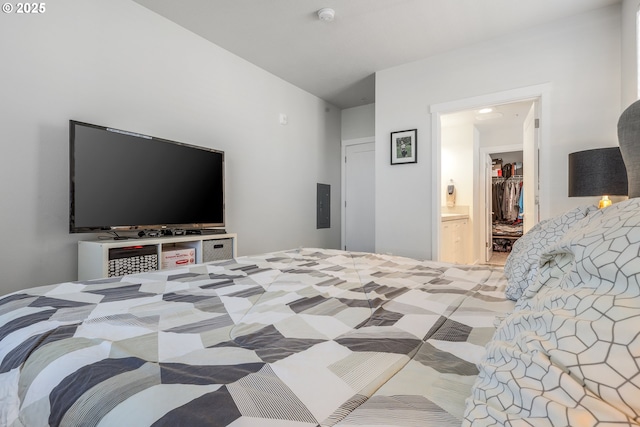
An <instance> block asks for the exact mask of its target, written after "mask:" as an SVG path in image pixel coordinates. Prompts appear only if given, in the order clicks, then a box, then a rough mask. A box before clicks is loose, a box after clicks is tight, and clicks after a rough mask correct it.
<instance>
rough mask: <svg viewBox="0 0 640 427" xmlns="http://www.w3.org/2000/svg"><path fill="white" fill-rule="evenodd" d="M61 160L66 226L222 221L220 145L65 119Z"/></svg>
mask: <svg viewBox="0 0 640 427" xmlns="http://www.w3.org/2000/svg"><path fill="white" fill-rule="evenodd" d="M69 159H70V161H69V166H70V174H69V185H70V187H69V194H70V200H69V202H70V203H69V232H71V233H85V232H100V231H113V232H119V231H123V232H126V231H138V230H166V229H170V230H202V229H208V228H216V227H217V228H222V227H224V226H225V211H224V209H225V206H224V199H225V193H224V152H223V151H220V150H215V149H212V148H206V147H198V146H195V145H189V144H184V143H181V142H176V141H170V140H167V139H161V138H156V137H152V136H147V135H142V134H139V133H134V132H129V131H123V130H119V129H114V128H108V127H104V126H99V125H94V124H89V123H83V122H79V121H75V120H70V121H69ZM184 233H185V234H186V231H184Z"/></svg>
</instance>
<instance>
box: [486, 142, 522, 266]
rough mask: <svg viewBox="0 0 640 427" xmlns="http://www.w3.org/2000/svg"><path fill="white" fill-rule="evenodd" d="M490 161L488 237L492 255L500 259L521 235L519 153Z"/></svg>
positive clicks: (520, 159) (492, 158) (495, 157)
mask: <svg viewBox="0 0 640 427" xmlns="http://www.w3.org/2000/svg"><path fill="white" fill-rule="evenodd" d="M491 160H492V172H491V180H492V182H491V235H492V236H491V237H492V245H493V253H494V255H495V256H497V257H500V256H501V255H502V256H506V255H508V253H509V252H511V249H512V247H513V244H514V243H515V241H516V240H518V239H519V238H520V237H522V233H523V217H524V200H525V199H524V191H525V189H524V186H523V179H522V177H523V161H522V160H523V153H522V151H514V152H508V153H494V154H491Z"/></svg>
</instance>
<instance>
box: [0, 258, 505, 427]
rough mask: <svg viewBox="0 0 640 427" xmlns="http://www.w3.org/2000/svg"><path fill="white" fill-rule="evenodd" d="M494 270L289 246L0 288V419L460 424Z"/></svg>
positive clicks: (33, 422) (488, 315)
mask: <svg viewBox="0 0 640 427" xmlns="http://www.w3.org/2000/svg"><path fill="white" fill-rule="evenodd" d="M505 284H506V281H505V279H504V276H503V275H502V272H501V271H499V270H492V269H489V268H478V267H468V266H467V267H465V266H451V265H444V264H436V263H431V262H420V261H416V260H412V259H408V258H401V257H393V256H386V255H373V254H362V253H349V252H342V251H335V250H321V249H300V250H294V251H287V252H282V253H273V254H266V255H263V256H255V257H242V258H238V259H236V260H234V261H229V262H222V263H217V264H208V265H196V266H192V267H190V268H184V269H178V270H164V271H158V272H153V273H141V274H136V275H130V276H125V277H123V278H111V279H105V280H97V281H89V282H71V283H62V284H57V285H52V286H45V287H39V288H33V289H28V290H25V291H22V292H17V293H14V294H11V295H8V296H5V297H3V298H2V299H0V361H1V363H0V424H1V425H11V426H44V425H62V426H79V425H82V426H91V425H96V426H127V425H130V426H146V425H157V426H177V425H184V426H199V425H203V426H204V425H207V426H260V427H265V426H266V427H269V426H278V427H283V426H284V427H287V426H318V425H322V426H334V425H345V426H347V425H356V426H358V425H360V426H361V425H395V426H426V425H434V426H443V425H460V424H461V422H462V417H463V413H464V405H465V402H464V401H465V398H466V397H468V396H469V395H470V393H471V386H472V384H473V382H474V379H475V377H476V375H477V373H478V369H477V367H476V364H477V363H478V362H479V361H480V359H481V357H482V354H483V353H484V345H485V344H486V342H487V341H488V340H489V339H490V338H491V336H492V335H493V333H494V330H495V326H494V319H495V317H496V314H500V313H504V312H506V311H509V310H511V308H512V307H513V302H511V301H508V300H506V299H505V298H504V288H505Z"/></svg>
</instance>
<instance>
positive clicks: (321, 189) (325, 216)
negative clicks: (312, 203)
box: [316, 183, 331, 228]
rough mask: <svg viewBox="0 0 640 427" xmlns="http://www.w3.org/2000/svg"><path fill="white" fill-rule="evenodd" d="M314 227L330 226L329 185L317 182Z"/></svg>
mask: <svg viewBox="0 0 640 427" xmlns="http://www.w3.org/2000/svg"><path fill="white" fill-rule="evenodd" d="M317 191H318V197H317V203H316V218H317V220H316V228H331V186H330V185H329V184H320V183H318V189H317Z"/></svg>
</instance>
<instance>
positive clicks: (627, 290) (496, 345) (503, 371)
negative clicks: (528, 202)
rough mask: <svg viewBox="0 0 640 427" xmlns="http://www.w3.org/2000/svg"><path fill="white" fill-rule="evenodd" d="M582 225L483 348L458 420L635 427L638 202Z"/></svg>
mask: <svg viewBox="0 0 640 427" xmlns="http://www.w3.org/2000/svg"><path fill="white" fill-rule="evenodd" d="M585 223H586V224H585V225H584V227H581V228H574V229H572V230H570V231H569V232H568V233H566V235H565V236H564V237H563V238H562V239H560V240H559V241H558V242H557V244H556V245H554V246H553V247H551V248H550V249H549V250H548V251H546V252H545V253H544V254H543V255H542V258H541V261H540V270H539V274H538V277H537V278H536V281H535V283H534V284H533V285H532V286H530V287H529V288H528V289H527V290H526V292H525V294H524V295H523V297H522V298H521V299H520V300H518V302H517V303H516V308H515V310H514V312H513V313H512V314H511V315H509V316H508V317H507V318H506V319H505V320H504V321H503V322H502V323H501V324H500V326H499V328H498V329H497V331H496V333H495V335H494V337H493V339H492V341H490V342H489V343H488V344H487V353H486V355H485V357H484V359H483V361H482V362H481V363H480V365H479V366H478V368H479V371H480V373H479V375H478V378H477V379H476V382H475V384H474V386H473V389H472V396H471V397H469V398H468V399H467V402H466V403H467V406H466V409H465V421H464V424H463V425H470V424H472V423H478V424H483V425H489V424H491V425H510V424H511V422H515V423H518V424H519V425H547V426H551V425H570V426H578V425H579V426H595V425H596V424H598V425H636V426H637V425H640V327H639V325H640V256H639V253H640V198H636V199H631V200H628V201H626V202H622V203H618V204H616V205H613V206H612V207H608V208H606V209H603V210H601V211H599V212H598V213H597V214H593V215H591V216H590V217H589V218H588V220H586V221H585Z"/></svg>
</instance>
